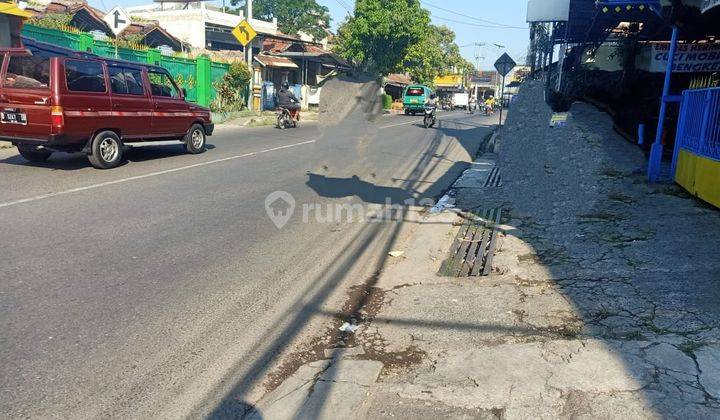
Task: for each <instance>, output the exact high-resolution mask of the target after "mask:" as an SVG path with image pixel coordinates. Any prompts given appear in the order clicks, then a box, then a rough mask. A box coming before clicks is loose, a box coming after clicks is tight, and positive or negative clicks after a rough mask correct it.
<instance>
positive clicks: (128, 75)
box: [108, 67, 145, 96]
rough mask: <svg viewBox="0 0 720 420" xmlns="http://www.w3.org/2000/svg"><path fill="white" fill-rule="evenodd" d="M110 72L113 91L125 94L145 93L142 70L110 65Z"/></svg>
mask: <svg viewBox="0 0 720 420" xmlns="http://www.w3.org/2000/svg"><path fill="white" fill-rule="evenodd" d="M108 71H109V72H110V86H111V88H112V92H113V93H119V94H123V95H139V96H142V95H145V88H143V82H142V72H141V71H140V70H137V69H128V68H124V67H108Z"/></svg>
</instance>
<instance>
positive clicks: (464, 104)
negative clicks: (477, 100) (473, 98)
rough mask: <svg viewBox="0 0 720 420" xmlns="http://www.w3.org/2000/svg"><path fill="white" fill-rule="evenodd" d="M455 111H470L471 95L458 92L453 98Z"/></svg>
mask: <svg viewBox="0 0 720 420" xmlns="http://www.w3.org/2000/svg"><path fill="white" fill-rule="evenodd" d="M452 107H453V109H457V108H462V109H469V107H470V94H468V93H463V92H456V93H454V94H453V97H452Z"/></svg>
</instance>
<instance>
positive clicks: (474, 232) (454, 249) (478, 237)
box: [438, 208, 501, 277]
mask: <svg viewBox="0 0 720 420" xmlns="http://www.w3.org/2000/svg"><path fill="white" fill-rule="evenodd" d="M500 213H501V209H500V208H493V209H488V210H485V211H483V212H482V214H481V215H480V217H479V218H476V219H474V220H473V219H471V218H466V219H465V221H464V223H463V225H462V226H461V227H460V231H459V232H458V234H457V236H456V237H455V240H454V241H453V244H452V246H451V247H450V252H449V253H448V256H447V258H446V259H445V261H443V263H442V265H441V266H440V271H439V272H438V274H439V275H441V276H445V277H467V276H487V275H488V274H490V270H491V269H492V259H493V255H494V254H495V244H496V242H497V234H498V229H497V227H498V224H499V223H500Z"/></svg>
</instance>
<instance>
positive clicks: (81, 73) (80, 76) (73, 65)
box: [65, 60, 106, 92]
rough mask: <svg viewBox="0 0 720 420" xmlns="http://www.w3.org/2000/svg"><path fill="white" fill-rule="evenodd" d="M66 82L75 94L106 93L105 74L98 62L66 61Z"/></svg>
mask: <svg viewBox="0 0 720 420" xmlns="http://www.w3.org/2000/svg"><path fill="white" fill-rule="evenodd" d="M65 80H66V81H67V87H68V89H69V90H70V91H73V92H105V90H106V89H105V73H104V72H103V68H102V64H100V63H99V62H97V61H86V60H66V61H65Z"/></svg>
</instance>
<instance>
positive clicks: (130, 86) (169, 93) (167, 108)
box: [0, 43, 214, 169]
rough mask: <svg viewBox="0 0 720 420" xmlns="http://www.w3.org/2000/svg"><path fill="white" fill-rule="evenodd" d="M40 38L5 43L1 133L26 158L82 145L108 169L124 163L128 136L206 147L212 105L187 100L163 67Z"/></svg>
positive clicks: (0, 69)
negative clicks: (67, 48) (20, 44)
mask: <svg viewBox="0 0 720 420" xmlns="http://www.w3.org/2000/svg"><path fill="white" fill-rule="evenodd" d="M43 45H46V44H42V43H37V44H33V45H32V46H28V45H26V46H25V47H24V48H21V49H20V48H16V49H4V50H2V49H0V140H5V141H9V142H11V143H12V144H14V145H15V146H17V148H18V151H19V152H20V154H21V155H22V156H23V157H24V158H25V159H27V160H29V161H31V162H42V161H45V160H47V159H48V158H49V157H50V155H51V154H52V153H53V152H55V151H63V152H78V151H82V152H85V153H86V154H87V155H88V158H89V160H90V163H92V165H93V166H94V167H96V168H102V169H107V168H113V167H116V166H117V165H119V164H120V163H121V162H122V156H123V150H124V144H125V143H132V142H143V141H153V140H179V141H181V142H183V143H184V144H185V149H186V150H187V152H189V153H193V154H196V153H202V152H204V151H205V147H206V145H205V142H206V136H209V135H212V132H213V128H214V125H213V123H212V121H211V119H210V110H209V109H207V108H204V107H201V106H198V105H195V104H192V103H189V102H186V101H185V99H184V96H185V92H184V90H183V89H180V88H178V86H177V84H176V83H175V81H174V80H173V78H172V76H171V75H170V73H169V72H168V71H167V70H165V69H164V68H162V67H157V66H152V65H145V64H141V63H134V62H129V61H122V60H110V59H104V58H100V57H97V56H94V55H91V54H85V53H75V52H68V53H65V54H62V53H58V52H57V51H55V50H53V48H52V47H47V48H46V47H43Z"/></svg>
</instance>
